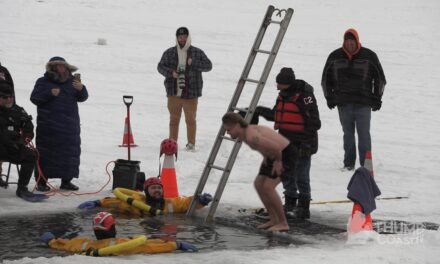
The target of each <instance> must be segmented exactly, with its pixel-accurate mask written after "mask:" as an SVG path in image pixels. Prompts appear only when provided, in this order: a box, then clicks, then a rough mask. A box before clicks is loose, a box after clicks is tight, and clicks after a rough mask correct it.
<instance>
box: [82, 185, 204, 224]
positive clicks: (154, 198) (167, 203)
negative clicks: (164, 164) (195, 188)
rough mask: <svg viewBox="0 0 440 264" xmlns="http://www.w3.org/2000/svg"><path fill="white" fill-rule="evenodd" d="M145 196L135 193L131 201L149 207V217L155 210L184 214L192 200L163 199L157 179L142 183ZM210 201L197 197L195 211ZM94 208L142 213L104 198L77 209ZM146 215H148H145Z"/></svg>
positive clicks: (125, 204)
mask: <svg viewBox="0 0 440 264" xmlns="http://www.w3.org/2000/svg"><path fill="white" fill-rule="evenodd" d="M144 190H145V195H142V194H141V193H136V194H133V195H132V196H131V198H133V200H137V201H142V202H144V203H146V204H147V205H149V206H150V207H151V208H152V209H153V210H150V212H149V215H150V216H155V215H154V214H155V212H156V210H166V212H167V213H168V214H172V213H186V211H187V210H188V208H189V205H190V203H191V201H192V199H193V197H192V196H189V197H185V196H179V197H176V198H164V197H163V185H162V181H161V180H160V179H159V178H157V177H150V178H148V179H147V180H145V183H144ZM211 201H212V196H211V195H210V194H208V193H204V194H202V195H201V196H199V197H198V205H197V207H196V208H197V209H200V208H203V207H204V206H206V205H208V204H209V203H210V202H211ZM95 207H104V208H117V209H118V211H119V212H121V213H128V214H130V215H137V216H143V215H144V212H143V211H142V210H139V209H138V208H136V207H134V206H132V205H130V204H128V203H126V202H125V201H122V200H121V199H118V198H117V197H105V198H103V199H101V200H94V201H86V202H83V203H81V204H80V205H79V206H78V208H80V209H92V208H95ZM147 214H148V213H147Z"/></svg>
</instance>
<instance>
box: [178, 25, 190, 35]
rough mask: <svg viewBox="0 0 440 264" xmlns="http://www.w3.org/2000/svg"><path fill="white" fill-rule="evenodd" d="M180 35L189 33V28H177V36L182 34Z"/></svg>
mask: <svg viewBox="0 0 440 264" xmlns="http://www.w3.org/2000/svg"><path fill="white" fill-rule="evenodd" d="M180 35H187V36H188V35H189V30H188V28H186V27H180V28H178V29H177V31H176V37H178V36H180Z"/></svg>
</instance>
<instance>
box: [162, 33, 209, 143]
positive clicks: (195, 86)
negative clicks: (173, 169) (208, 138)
mask: <svg viewBox="0 0 440 264" xmlns="http://www.w3.org/2000/svg"><path fill="white" fill-rule="evenodd" d="M176 42H177V44H176V46H174V47H171V48H169V49H167V50H166V51H165V52H164V53H163V55H162V58H161V59H160V62H159V64H158V65H157V70H158V71H159V73H160V74H162V75H163V76H164V77H165V82H164V84H165V88H166V92H167V97H168V111H169V112H170V134H169V138H172V139H174V140H176V141H177V137H178V135H179V123H180V116H181V115H182V109H183V112H184V113H185V122H186V131H187V133H186V134H187V139H188V141H187V144H186V150H188V151H195V144H196V129H197V124H196V115H197V104H198V98H199V97H201V96H202V88H203V79H202V72H208V71H210V70H211V69H212V63H211V61H210V60H209V59H208V57H207V56H206V55H205V53H204V52H203V51H202V50H201V49H199V48H196V47H194V46H191V36H190V34H189V31H188V29H187V28H186V27H180V28H178V29H177V32H176Z"/></svg>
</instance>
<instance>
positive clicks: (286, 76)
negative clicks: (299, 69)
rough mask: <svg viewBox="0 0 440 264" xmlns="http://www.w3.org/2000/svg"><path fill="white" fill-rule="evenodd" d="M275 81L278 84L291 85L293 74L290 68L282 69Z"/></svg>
mask: <svg viewBox="0 0 440 264" xmlns="http://www.w3.org/2000/svg"><path fill="white" fill-rule="evenodd" d="M276 81H277V83H278V84H292V83H293V82H294V81H295V73H294V72H293V70H292V68H286V67H285V68H282V69H281V71H280V73H278V75H277V78H276Z"/></svg>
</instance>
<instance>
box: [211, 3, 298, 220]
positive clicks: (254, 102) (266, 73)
mask: <svg viewBox="0 0 440 264" xmlns="http://www.w3.org/2000/svg"><path fill="white" fill-rule="evenodd" d="M292 15H293V9H289V10H288V11H287V12H286V15H285V17H284V19H283V21H282V22H281V23H280V28H279V30H278V34H277V37H276V39H275V42H274V44H273V46H272V54H271V55H270V56H269V58H268V59H267V62H266V65H265V67H264V70H263V73H262V75H261V78H260V82H259V84H258V86H257V89H256V90H255V93H254V96H253V98H252V100H251V103H250V105H249V108H248V111H247V113H246V116H245V120H246V121H247V122H248V123H250V121H251V120H252V117H253V115H254V112H255V108H256V107H257V103H258V101H259V100H260V97H261V94H262V93H263V89H264V86H265V84H266V82H267V78H268V77H269V73H270V70H271V69H272V66H273V63H274V61H275V58H276V55H277V54H278V50H279V48H280V46H281V42H282V39H283V38H284V35H285V33H286V31H287V26H288V24H289V23H285V21H288V22H290V19H291V17H292ZM240 147H241V141H237V142H236V143H235V144H234V147H233V150H232V151H231V155H230V157H229V159H228V162H227V165H226V168H227V171H224V172H223V174H222V177H221V179H220V183H219V185H218V186H217V190H216V192H215V195H214V199H213V201H212V204H211V206H210V208H209V212H208V215H207V217H206V219H205V222H212V221H213V219H214V214H215V211H216V210H217V207H218V204H219V201H220V198H221V196H222V194H223V191H224V189H225V187H226V183H227V181H228V179H229V175H230V173H231V171H232V167H233V165H234V163H235V160H236V157H237V155H238V151H239V150H240Z"/></svg>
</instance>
